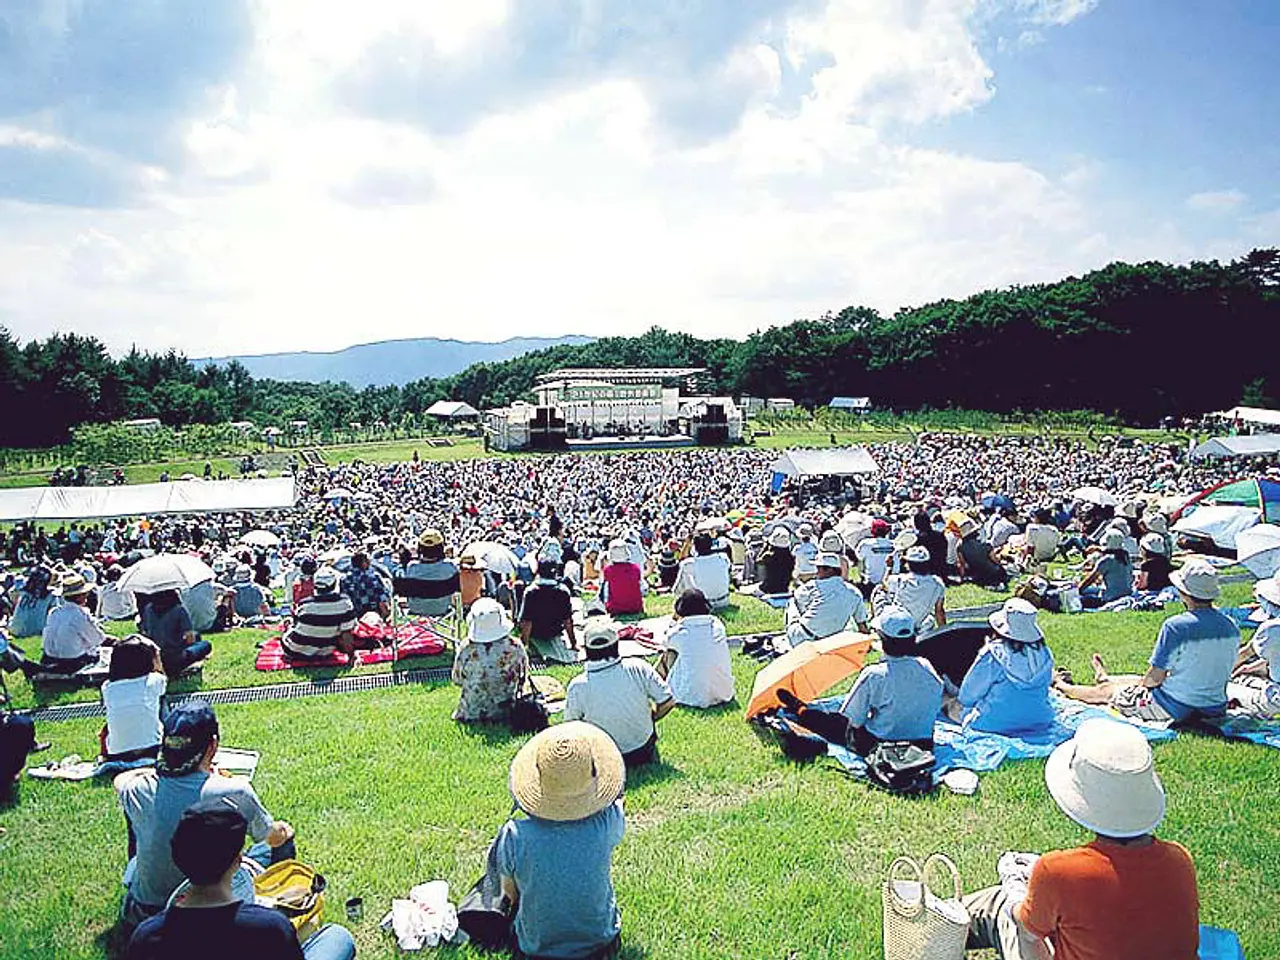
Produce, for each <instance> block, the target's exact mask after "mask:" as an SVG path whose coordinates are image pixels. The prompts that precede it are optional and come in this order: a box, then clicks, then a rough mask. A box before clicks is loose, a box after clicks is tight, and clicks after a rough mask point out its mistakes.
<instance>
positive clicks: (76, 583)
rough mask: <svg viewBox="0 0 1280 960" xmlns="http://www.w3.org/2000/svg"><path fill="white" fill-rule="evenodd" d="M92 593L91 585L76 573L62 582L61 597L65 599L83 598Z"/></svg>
mask: <svg viewBox="0 0 1280 960" xmlns="http://www.w3.org/2000/svg"><path fill="white" fill-rule="evenodd" d="M92 592H93V585H92V584H91V583H89V581H87V580H86V579H85V578H84V577H82V576H80V575H79V574H78V573H73V574H71V575H70V576H67V577H64V578H63V580H62V595H63V596H64V597H66V598H67V599H71V598H72V597H83V596H85V595H86V594H89V593H92Z"/></svg>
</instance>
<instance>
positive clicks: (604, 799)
mask: <svg viewBox="0 0 1280 960" xmlns="http://www.w3.org/2000/svg"><path fill="white" fill-rule="evenodd" d="M626 778H627V775H626V767H625V766H624V765H623V762H622V754H621V753H619V752H618V747H617V745H616V744H615V743H614V742H613V739H612V738H611V737H610V736H609V735H608V734H607V733H605V732H604V731H603V730H601V729H600V728H599V727H595V726H592V725H591V724H589V723H584V722H583V721H581V720H572V721H570V722H568V723H558V724H556V725H555V726H554V727H550V728H548V729H546V730H543V731H542V732H541V733H539V734H538V735H537V736H536V737H534V738H533V739H532V740H530V741H529V742H528V743H526V744H525V745H524V746H523V747H521V748H520V752H519V753H517V754H516V758H515V759H514V760H513V761H511V779H510V786H511V796H512V797H513V798H514V799H515V801H516V803H517V804H519V806H520V809H521V810H523V811H524V812H525V813H527V814H528V815H529V816H531V817H537V818H539V819H541V820H555V821H559V822H567V821H571V820H584V819H586V818H587V817H589V816H591V815H592V814H595V813H599V812H600V811H601V810H603V809H604V808H605V807H607V806H609V804H611V803H613V802H614V801H615V800H617V799H618V798H619V797H620V796H622V788H623V787H624V786H625V785H626Z"/></svg>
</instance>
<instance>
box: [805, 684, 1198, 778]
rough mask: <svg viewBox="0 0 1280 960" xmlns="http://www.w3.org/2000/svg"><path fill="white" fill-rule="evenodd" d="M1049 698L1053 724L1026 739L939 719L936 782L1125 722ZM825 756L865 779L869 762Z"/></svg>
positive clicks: (838, 751)
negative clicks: (1085, 730)
mask: <svg viewBox="0 0 1280 960" xmlns="http://www.w3.org/2000/svg"><path fill="white" fill-rule="evenodd" d="M1050 700H1051V702H1052V703H1053V708H1054V714H1055V717H1054V723H1053V726H1052V727H1050V728H1049V730H1047V731H1045V732H1044V733H1041V734H1034V735H1027V736H1022V737H1015V736H1005V735H1002V734H998V733H983V732H982V731H979V730H966V729H965V728H964V727H961V726H959V725H958V724H955V723H952V722H951V721H949V720H946V721H944V720H938V722H937V723H935V724H934V725H933V738H934V750H933V755H934V759H935V761H936V765H935V768H934V779H935V780H939V779H941V777H942V776H943V775H944V774H946V773H947V771H949V770H955V769H967V770H973V771H974V772H975V773H985V772H987V771H988V770H995V769H996V768H997V767H999V766H1000V765H1001V764H1003V763H1005V762H1006V761H1009V760H1029V759H1033V758H1036V757H1041V758H1043V757H1047V756H1049V754H1051V753H1052V752H1053V748H1054V747H1056V746H1057V745H1058V744H1060V743H1066V742H1067V741H1068V740H1070V739H1071V738H1072V737H1073V736H1075V732H1076V729H1077V728H1078V727H1079V726H1080V724H1081V723H1083V722H1084V721H1085V720H1088V719H1089V718H1091V717H1107V718H1109V719H1112V720H1118V719H1121V718H1120V717H1118V716H1117V715H1116V714H1113V713H1110V712H1108V711H1106V710H1103V709H1102V708H1101V707H1090V706H1086V705H1084V704H1082V703H1076V702H1075V701H1071V700H1067V699H1065V698H1063V697H1059V696H1056V695H1054V696H1051V697H1050ZM840 703H841V698H839V697H830V698H828V699H826V700H822V701H818V702H817V703H815V704H814V706H817V707H821V708H822V709H824V710H838V709H839V708H840ZM1126 722H1128V723H1132V724H1133V726H1135V727H1137V728H1138V729H1139V730H1141V731H1142V733H1143V735H1144V736H1146V738H1147V739H1148V740H1150V741H1152V742H1153V743H1155V742H1161V741H1166V740H1172V739H1174V738H1175V737H1176V736H1177V734H1176V733H1175V732H1174V731H1173V730H1167V729H1162V728H1160V727H1158V726H1153V725H1150V724H1145V723H1139V722H1137V721H1133V720H1129V721H1126ZM827 756H828V757H829V758H831V759H833V760H835V761H836V762H837V763H839V764H840V766H842V767H843V768H844V770H845V772H846V773H848V774H849V775H850V776H853V777H858V778H860V779H862V778H865V777H866V770H867V765H866V763H865V762H864V761H863V759H862V758H861V757H859V756H858V755H857V754H856V753H854V752H853V751H852V750H848V749H846V748H844V747H841V746H837V745H835V744H828V745H827Z"/></svg>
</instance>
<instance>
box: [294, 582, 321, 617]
mask: <svg viewBox="0 0 1280 960" xmlns="http://www.w3.org/2000/svg"><path fill="white" fill-rule="evenodd" d="M315 593H316V584H315V581H314V580H312V579H311V578H310V577H306V578H304V579H302V580H295V581H293V607H294V609H295V610H296V609H297V608H298V605H299V604H300V603H302V601H303V600H307V599H310V598H311V597H313V596H315Z"/></svg>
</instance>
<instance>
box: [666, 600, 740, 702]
mask: <svg viewBox="0 0 1280 960" xmlns="http://www.w3.org/2000/svg"><path fill="white" fill-rule="evenodd" d="M657 669H658V675H659V676H661V677H663V678H664V679H665V680H666V681H667V683H668V684H670V686H671V692H672V694H673V695H674V696H675V700H676V703H678V704H680V705H681V706H686V707H714V706H716V705H717V704H721V703H728V702H729V701H730V700H732V699H733V697H734V689H733V664H732V662H731V660H730V656H729V640H728V637H727V635H726V634H725V629H724V624H723V623H721V622H720V618H719V617H717V616H716V615H715V614H713V613H712V612H711V604H709V603H708V602H707V598H706V597H705V596H703V594H702V591H701V590H696V589H693V590H686V591H685V592H684V593H682V594H680V596H679V597H677V598H676V604H675V622H674V623H673V624H672V627H671V630H670V632H669V633H668V634H667V649H666V651H665V652H664V653H663V654H662V658H661V659H660V660H659V661H658V667H657Z"/></svg>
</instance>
